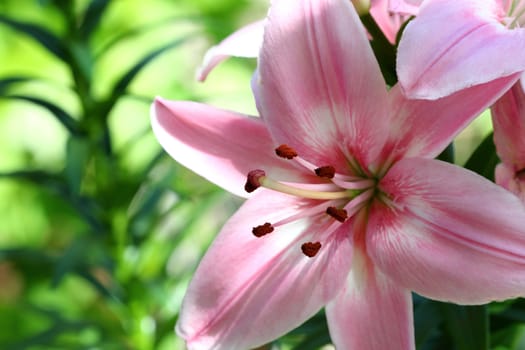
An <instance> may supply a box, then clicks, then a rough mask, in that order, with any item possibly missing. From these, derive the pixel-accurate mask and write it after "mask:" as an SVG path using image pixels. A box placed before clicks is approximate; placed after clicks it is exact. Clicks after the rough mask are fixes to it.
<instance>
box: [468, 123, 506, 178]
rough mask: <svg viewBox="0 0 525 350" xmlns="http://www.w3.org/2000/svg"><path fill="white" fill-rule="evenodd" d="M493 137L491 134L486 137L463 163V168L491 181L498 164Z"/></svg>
mask: <svg viewBox="0 0 525 350" xmlns="http://www.w3.org/2000/svg"><path fill="white" fill-rule="evenodd" d="M493 137H494V134H493V133H490V134H489V135H487V137H485V139H484V140H483V141H482V142H481V144H480V145H479V146H478V148H476V150H475V151H474V152H473V153H472V155H471V156H470V158H469V159H468V160H467V162H466V163H465V168H467V169H469V170H472V171H474V172H476V173H478V174H480V175H481V176H484V177H485V178H487V179H489V180H492V181H494V168H495V167H496V165H497V164H498V163H499V158H498V155H497V154H496V146H495V145H494V138H493Z"/></svg>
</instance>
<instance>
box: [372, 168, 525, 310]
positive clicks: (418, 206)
mask: <svg viewBox="0 0 525 350" xmlns="http://www.w3.org/2000/svg"><path fill="white" fill-rule="evenodd" d="M379 186H380V188H381V190H382V191H383V192H384V193H385V194H386V195H387V196H388V197H389V198H390V200H391V203H390V204H388V205H387V204H383V203H381V202H376V203H374V205H373V207H372V209H371V215H370V221H369V225H368V231H367V241H366V243H367V249H368V254H369V256H370V257H371V259H372V260H373V262H374V263H375V264H376V265H377V266H378V268H380V269H381V271H383V272H384V273H385V274H386V275H388V276H389V277H391V278H392V279H393V280H394V281H396V282H398V283H400V284H401V285H403V286H404V287H405V288H407V289H411V290H413V291H415V292H416V293H419V294H421V295H423V296H426V297H429V298H432V299H437V300H442V301H451V302H454V303H458V304H481V303H487V302H490V301H493V300H501V299H509V298H513V297H517V296H520V295H523V291H524V290H525V206H524V205H523V204H522V203H521V202H520V201H519V199H518V198H517V197H516V196H514V195H512V194H511V193H510V192H507V191H505V190H504V189H503V188H501V187H499V186H497V185H495V184H493V183H492V182H490V181H488V180H486V179H485V178H483V177H481V176H479V175H477V174H475V173H473V172H470V171H468V170H465V169H462V168H460V167H456V166H454V165H451V164H448V163H444V162H440V161H437V160H431V159H421V158H410V159H404V160H401V161H399V162H398V163H396V164H395V165H394V166H393V167H392V168H391V169H390V171H389V172H388V174H387V175H386V176H385V177H384V178H383V179H382V180H381V181H380V184H379Z"/></svg>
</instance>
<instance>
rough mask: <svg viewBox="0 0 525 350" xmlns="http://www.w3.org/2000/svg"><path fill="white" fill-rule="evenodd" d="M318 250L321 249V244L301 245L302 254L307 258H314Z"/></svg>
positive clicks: (307, 243) (308, 243) (309, 243)
mask: <svg viewBox="0 0 525 350" xmlns="http://www.w3.org/2000/svg"><path fill="white" fill-rule="evenodd" d="M319 249H321V242H306V243H303V244H302V245H301V250H302V251H303V254H304V255H306V256H307V257H309V258H313V257H314V256H316V255H317V253H318V252H319Z"/></svg>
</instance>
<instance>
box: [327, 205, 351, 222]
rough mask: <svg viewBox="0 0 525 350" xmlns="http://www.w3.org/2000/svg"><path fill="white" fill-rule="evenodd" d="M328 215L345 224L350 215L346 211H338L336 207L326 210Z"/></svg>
mask: <svg viewBox="0 0 525 350" xmlns="http://www.w3.org/2000/svg"><path fill="white" fill-rule="evenodd" d="M326 213H327V214H328V215H330V216H331V217H333V218H334V219H336V220H337V221H339V222H345V220H346V219H348V213H347V212H346V210H345V209H338V208H336V207H328V208H326Z"/></svg>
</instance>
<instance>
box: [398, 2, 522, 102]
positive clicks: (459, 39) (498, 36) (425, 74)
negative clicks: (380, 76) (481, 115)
mask: <svg viewBox="0 0 525 350" xmlns="http://www.w3.org/2000/svg"><path fill="white" fill-rule="evenodd" d="M523 24H525V1H524V0H519V1H516V0H512V1H511V0H462V1H457V0H425V1H424V2H423V4H422V5H421V8H420V10H419V14H418V16H417V17H416V18H415V19H414V20H413V21H411V22H410V23H409V24H408V25H407V27H406V29H405V31H404V32H403V37H402V38H401V42H400V44H399V50H398V57H397V73H398V77H399V83H400V84H401V86H402V88H403V91H404V92H405V93H406V95H407V96H409V97H410V98H424V99H437V98H440V97H443V96H446V95H449V94H451V93H454V92H456V91H459V90H461V89H464V88H467V87H470V86H473V85H477V84H482V83H486V82H489V81H491V80H494V79H497V78H500V77H505V76H510V75H512V74H515V73H521V72H523V71H525V28H523ZM414 46H419V47H421V49H420V51H419V52H418V54H417V55H416V54H413V52H412V51H410V50H409V48H410V47H414Z"/></svg>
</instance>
